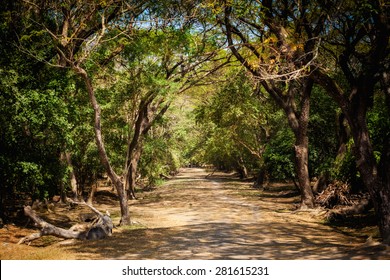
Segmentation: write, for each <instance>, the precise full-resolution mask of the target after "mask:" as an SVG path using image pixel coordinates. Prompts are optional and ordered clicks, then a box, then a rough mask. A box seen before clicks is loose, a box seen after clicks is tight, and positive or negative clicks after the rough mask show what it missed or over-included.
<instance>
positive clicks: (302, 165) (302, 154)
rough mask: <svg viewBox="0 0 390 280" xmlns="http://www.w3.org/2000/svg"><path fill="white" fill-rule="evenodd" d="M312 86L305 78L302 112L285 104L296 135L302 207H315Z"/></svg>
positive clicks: (297, 167)
mask: <svg viewBox="0 0 390 280" xmlns="http://www.w3.org/2000/svg"><path fill="white" fill-rule="evenodd" d="M291 86H293V85H291ZM312 88H313V81H312V80H311V79H305V81H304V86H303V94H302V101H301V112H300V114H299V115H298V114H297V113H296V112H294V110H293V109H294V107H293V106H292V105H290V106H285V111H286V114H287V118H288V121H289V124H290V127H291V129H292V130H293V132H294V135H295V145H294V151H295V171H296V174H297V178H298V186H299V190H300V193H301V205H300V208H302V209H307V208H313V207H314V195H313V191H312V189H311V186H310V176H309V138H308V136H307V131H308V125H309V116H310V94H311V91H312Z"/></svg>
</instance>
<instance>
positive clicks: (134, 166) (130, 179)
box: [126, 145, 142, 199]
mask: <svg viewBox="0 0 390 280" xmlns="http://www.w3.org/2000/svg"><path fill="white" fill-rule="evenodd" d="M141 150H142V149H141V146H140V145H137V147H136V148H135V150H133V151H132V153H131V154H130V166H129V169H128V173H127V177H126V184H127V190H128V195H129V197H131V198H132V199H136V196H135V188H136V183H137V172H138V163H139V160H140V158H141Z"/></svg>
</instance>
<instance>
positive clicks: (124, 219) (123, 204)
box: [74, 66, 131, 225]
mask: <svg viewBox="0 0 390 280" xmlns="http://www.w3.org/2000/svg"><path fill="white" fill-rule="evenodd" d="M74 70H75V72H76V73H77V74H79V75H80V76H81V78H82V79H83V81H84V83H85V86H86V89H87V91H88V94H89V99H90V102H91V104H92V107H93V111H94V129H95V138H96V145H97V148H98V151H99V157H100V161H101V163H102V165H103V167H104V169H105V171H106V172H107V176H108V177H109V178H110V179H111V182H112V184H113V185H114V186H115V188H116V191H117V193H118V197H119V204H120V209H121V221H120V225H128V224H130V223H131V221H130V214H129V207H128V199H127V192H126V191H125V188H124V185H123V183H122V181H121V179H120V177H119V176H118V175H117V174H116V173H115V171H114V170H113V168H112V166H111V164H110V161H109V159H108V155H107V152H106V149H105V145H104V141H103V136H102V131H101V122H100V106H99V104H98V102H97V100H96V96H95V92H94V88H93V85H92V81H91V79H90V77H89V76H88V73H87V72H86V71H85V69H83V68H81V67H80V66H74Z"/></svg>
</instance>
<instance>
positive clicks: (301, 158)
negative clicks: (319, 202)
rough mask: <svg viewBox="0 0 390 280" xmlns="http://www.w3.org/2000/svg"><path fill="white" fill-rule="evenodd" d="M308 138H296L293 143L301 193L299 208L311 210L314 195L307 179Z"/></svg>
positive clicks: (308, 178)
mask: <svg viewBox="0 0 390 280" xmlns="http://www.w3.org/2000/svg"><path fill="white" fill-rule="evenodd" d="M302 134H303V133H302ZM308 142H309V141H308V137H307V136H302V135H300V137H297V139H296V142H295V147H294V148H295V168H296V173H297V177H298V186H299V189H300V193H301V205H300V208H302V209H306V208H313V207H314V195H313V191H312V189H311V186H310V177H309V168H308V162H309V150H308V146H309V144H308Z"/></svg>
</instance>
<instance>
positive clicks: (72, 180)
mask: <svg viewBox="0 0 390 280" xmlns="http://www.w3.org/2000/svg"><path fill="white" fill-rule="evenodd" d="M65 159H66V162H67V164H68V168H69V175H70V187H71V189H72V193H73V199H74V200H76V201H78V200H80V193H79V189H78V186H77V179H76V175H75V173H74V170H73V164H72V157H71V155H70V153H69V152H65ZM81 200H82V199H81Z"/></svg>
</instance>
